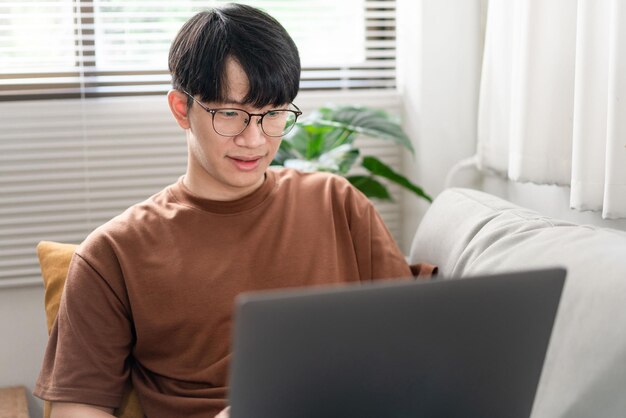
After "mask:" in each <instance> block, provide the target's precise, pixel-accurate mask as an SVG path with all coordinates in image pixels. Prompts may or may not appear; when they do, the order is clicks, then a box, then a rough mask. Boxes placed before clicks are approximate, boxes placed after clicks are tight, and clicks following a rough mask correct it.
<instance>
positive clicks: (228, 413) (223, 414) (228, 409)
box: [215, 406, 230, 418]
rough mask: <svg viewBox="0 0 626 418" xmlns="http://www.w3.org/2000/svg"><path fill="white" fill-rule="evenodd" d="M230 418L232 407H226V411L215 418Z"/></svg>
mask: <svg viewBox="0 0 626 418" xmlns="http://www.w3.org/2000/svg"><path fill="white" fill-rule="evenodd" d="M228 417H230V406H229V407H226V408H225V409H223V410H222V412H220V413H219V414H217V415H216V416H215V418H228Z"/></svg>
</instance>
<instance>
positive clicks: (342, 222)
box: [35, 169, 411, 418]
mask: <svg viewBox="0 0 626 418" xmlns="http://www.w3.org/2000/svg"><path fill="white" fill-rule="evenodd" d="M410 275H411V271H410V269H409V266H408V265H407V263H406V261H405V259H404V257H403V255H402V253H401V252H400V250H399V249H398V247H397V245H396V244H395V242H394V240H393V239H392V237H391V236H390V234H389V232H388V231H387V229H386V228H385V226H384V225H383V222H382V220H381V219H380V217H379V215H378V214H377V213H376V211H375V210H374V208H373V207H372V204H371V203H370V201H369V200H368V199H367V198H366V197H364V196H363V195H362V194H361V193H360V192H359V191H357V190H356V189H354V188H353V187H352V186H351V185H350V184H349V183H348V182H347V181H346V180H345V179H343V178H341V177H338V176H334V175H330V174H322V173H315V174H303V173H300V172H297V171H293V170H288V169H284V170H279V171H272V170H270V171H268V173H267V176H266V181H265V182H264V183H263V185H262V186H261V187H260V188H259V189H257V190H256V191H255V192H253V193H252V194H250V195H248V196H246V197H244V198H242V199H239V200H236V201H229V202H218V201H210V200H206V199H202V198H200V197H198V196H195V195H193V194H192V193H191V192H190V191H189V190H187V189H186V188H185V186H184V185H183V183H182V181H178V182H177V183H176V184H174V185H172V186H169V187H167V188H165V189H164V190H163V191H161V192H160V193H157V194H156V195H154V196H152V197H151V198H150V199H148V200H146V201H145V202H143V203H140V204H137V205H135V206H133V207H131V208H129V209H128V210H126V211H125V212H124V213H123V214H121V215H120V216H118V217H116V218H114V219H113V220H111V221H110V222H108V223H106V224H105V225H103V226H101V227H100V228H98V229H97V230H95V231H94V232H93V233H92V234H91V235H90V236H89V237H88V238H87V239H86V240H85V242H84V243H83V244H82V245H81V246H80V247H79V248H78V250H77V251H76V254H75V255H74V258H73V260H72V264H71V266H70V271H69V273H68V278H67V282H66V287H65V291H64V294H63V298H62V300H61V305H60V309H59V314H58V317H57V321H56V322H55V324H54V326H53V329H52V333H51V336H50V340H49V344H48V348H47V351H46V354H45V358H44V364H43V368H42V371H41V375H40V377H39V379H38V381H37V385H36V388H35V394H36V395H37V396H39V397H41V398H44V399H47V400H51V401H66V402H79V403H87V404H93V405H100V406H106V407H114V408H115V407H118V406H119V404H120V402H121V397H122V394H123V391H124V387H125V383H126V382H127V380H128V379H129V377H130V378H131V379H132V383H133V385H134V387H135V389H136V391H137V394H138V397H139V400H140V402H141V404H142V407H143V409H144V412H145V413H146V415H147V416H148V417H150V418H158V417H164V418H171V417H174V416H181V417H187V418H191V417H207V416H212V415H211V414H216V413H217V412H219V411H220V410H221V409H222V408H223V407H225V405H226V400H225V399H226V391H227V372H228V365H229V360H230V349H229V348H230V337H231V329H232V313H233V301H234V298H235V296H236V295H237V294H238V293H240V292H242V291H249V290H258V289H272V288H284V287H289V286H310V285H322V284H324V285H325V284H332V283H342V282H356V281H368V280H372V279H382V278H396V277H406V276H410Z"/></svg>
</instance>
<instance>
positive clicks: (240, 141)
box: [235, 116, 267, 148]
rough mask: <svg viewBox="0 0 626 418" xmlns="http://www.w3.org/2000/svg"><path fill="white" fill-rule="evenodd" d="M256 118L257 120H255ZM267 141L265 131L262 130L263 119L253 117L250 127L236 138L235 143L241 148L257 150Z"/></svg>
mask: <svg viewBox="0 0 626 418" xmlns="http://www.w3.org/2000/svg"><path fill="white" fill-rule="evenodd" d="M255 118H256V120H255ZM266 141H267V138H266V137H265V134H264V133H263V129H261V117H260V116H252V117H251V120H250V122H248V126H246V129H244V130H243V132H241V133H240V134H239V135H237V136H236V137H235V143H236V144H237V145H239V146H241V147H247V148H256V147H259V146H261V145H263V144H265V142H266Z"/></svg>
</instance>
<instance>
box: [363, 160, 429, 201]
mask: <svg viewBox="0 0 626 418" xmlns="http://www.w3.org/2000/svg"><path fill="white" fill-rule="evenodd" d="M361 165H362V166H363V167H365V169H367V170H368V171H369V172H370V173H372V174H375V175H377V176H381V177H384V178H386V179H388V180H390V181H392V182H394V183H396V184H398V185H400V186H402V187H404V188H405V189H408V190H411V191H412V192H413V193H415V194H416V195H417V196H419V197H421V198H423V199H425V200H427V201H429V202H432V201H433V199H432V197H430V196H429V195H428V194H426V193H425V192H424V190H422V188H421V187H419V186H417V185H415V184H413V183H411V181H409V180H408V179H407V178H406V177H404V176H402V175H400V174H398V173H396V172H395V171H393V170H392V169H391V167H389V166H388V165H386V164H385V163H383V162H382V161H380V160H379V159H378V158H375V157H372V156H367V157H364V158H363V162H362V163H361Z"/></svg>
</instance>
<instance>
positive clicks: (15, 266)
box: [0, 91, 402, 288]
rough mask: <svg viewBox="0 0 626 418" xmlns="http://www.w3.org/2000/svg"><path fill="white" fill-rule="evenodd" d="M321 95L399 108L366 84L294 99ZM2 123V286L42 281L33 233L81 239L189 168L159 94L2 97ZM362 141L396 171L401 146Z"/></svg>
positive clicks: (395, 227)
mask: <svg viewBox="0 0 626 418" xmlns="http://www.w3.org/2000/svg"><path fill="white" fill-rule="evenodd" d="M327 100H331V101H334V102H336V103H340V102H344V103H351V102H352V103H353V102H358V103H361V104H363V105H369V106H377V107H380V108H384V109H387V110H389V111H391V112H394V113H397V112H398V111H399V108H400V106H399V100H398V99H397V96H393V95H389V94H385V95H383V94H380V93H378V94H376V93H375V92H369V91H368V92H364V91H363V92H353V93H351V97H342V98H340V97H339V96H338V94H337V93H335V94H334V96H333V95H332V94H328V93H326V94H324V95H323V98H320V99H319V100H312V99H311V98H309V99H308V100H299V101H298V103H299V104H302V106H301V107H302V110H303V111H304V112H305V113H309V112H311V111H312V110H313V109H314V108H316V107H318V106H320V105H323V104H324V103H326V101H327ZM0 126H2V129H1V130H0V288H2V287H11V286H23V285H41V283H42V281H41V273H40V270H39V264H38V261H37V257H36V254H35V247H36V245H37V243H38V242H39V241H42V240H46V241H58V242H66V243H80V242H81V241H82V240H84V238H85V237H86V236H87V235H88V234H89V232H91V231H92V230H93V229H95V228H96V227H97V226H99V225H101V224H103V223H105V222H106V221H107V220H109V219H111V218H112V217H113V216H115V215H117V214H119V213H121V212H122V211H123V210H124V209H126V208H127V207H129V206H131V205H132V204H134V203H137V202H140V201H142V200H144V199H146V198H147V197H149V196H150V195H152V194H154V193H156V192H157V191H159V190H161V189H162V188H163V187H165V186H166V185H168V184H171V183H173V182H175V181H176V180H177V179H178V177H179V176H180V175H182V174H184V172H185V168H186V155H187V149H186V142H185V136H184V133H183V131H182V130H181V129H180V128H179V127H178V125H177V124H176V122H175V121H174V120H173V117H172V116H171V114H170V112H169V108H168V106H167V101H166V98H165V97H164V96H163V95H161V96H156V95H152V96H142V97H108V98H90V99H62V100H37V101H19V102H2V103H0ZM359 141H361V144H360V146H361V149H362V151H363V153H364V154H365V155H376V156H378V157H379V158H381V159H382V160H383V161H385V162H386V163H387V164H389V165H390V166H392V167H394V169H396V170H400V167H401V160H402V155H401V153H400V150H399V148H398V147H397V146H394V145H393V144H390V143H389V142H388V141H382V140H375V139H368V138H362V139H359ZM390 190H391V193H392V195H393V197H394V199H395V202H384V203H380V202H375V205H376V208H377V209H378V211H379V212H380V213H381V215H382V217H383V220H384V221H385V223H386V225H387V227H388V228H389V229H390V231H391V232H392V234H393V235H394V236H395V237H396V239H397V240H399V239H400V230H401V228H400V207H399V204H398V202H399V201H400V199H401V192H400V191H399V189H398V188H397V187H395V186H393V187H391V188H390Z"/></svg>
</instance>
